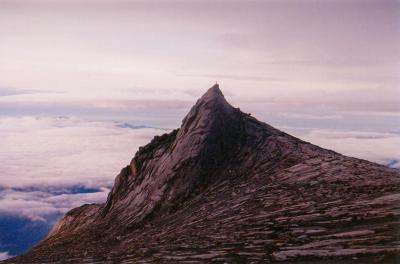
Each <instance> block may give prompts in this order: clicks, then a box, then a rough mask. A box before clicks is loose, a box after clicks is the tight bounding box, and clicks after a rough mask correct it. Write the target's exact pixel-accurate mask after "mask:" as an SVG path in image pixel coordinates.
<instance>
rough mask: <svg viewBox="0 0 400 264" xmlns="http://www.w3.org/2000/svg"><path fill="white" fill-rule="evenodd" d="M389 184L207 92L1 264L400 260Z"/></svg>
mask: <svg viewBox="0 0 400 264" xmlns="http://www.w3.org/2000/svg"><path fill="white" fill-rule="evenodd" d="M99 162H101V161H99ZM399 183H400V173H399V170H395V169H389V168H387V167H384V166H381V165H378V164H375V163H371V162H368V161H365V160H360V159H355V158H350V157H346V156H343V155H341V154H338V153H336V152H333V151H330V150H326V149H322V148H320V147H317V146H315V145H312V144H310V143H307V142H304V141H301V140H300V139H297V138H295V137H292V136H290V135H288V134H285V133H283V132H281V131H279V130H277V129H275V128H273V127H271V126H269V125H267V124H264V123H262V122H260V121H258V120H256V119H255V118H253V117H251V116H250V115H248V114H245V113H243V112H241V111H240V110H239V109H238V108H234V107H232V106H231V105H229V104H228V103H227V101H226V100H225V98H224V97H223V95H222V93H221V91H220V90H219V87H218V85H215V86H213V87H212V88H210V89H209V90H208V91H207V93H206V94H205V95H203V97H202V98H200V99H199V100H198V101H197V103H196V104H195V105H194V106H193V108H192V109H191V111H190V112H189V114H188V115H187V116H186V118H185V119H184V120H183V123H182V126H181V128H179V129H177V130H174V131H172V132H171V133H169V134H165V135H162V136H159V137H155V138H154V139H153V140H152V141H151V142H150V143H149V144H148V145H146V146H144V147H142V148H140V149H139V150H138V151H137V153H136V155H135V157H134V158H133V159H132V161H131V163H130V164H129V165H128V166H127V167H125V168H123V169H122V171H121V173H120V174H119V175H118V176H117V178H116V180H115V185H114V187H113V189H112V191H111V192H110V194H109V196H108V199H107V202H106V203H105V204H91V205H83V206H82V207H79V208H75V209H73V210H71V211H70V212H68V213H67V214H66V215H65V217H64V218H63V219H62V220H60V221H59V222H58V223H57V224H56V225H55V226H54V228H53V230H52V231H51V232H50V234H49V235H48V236H47V238H46V239H44V240H43V241H42V242H41V243H39V244H38V245H37V246H35V247H34V248H33V249H32V250H31V251H29V252H28V253H26V254H24V255H22V256H19V257H16V258H13V259H10V260H8V261H6V262H7V263H269V262H279V261H281V262H292V263H400V262H398V261H400V258H399V253H400V244H399V241H400V240H399V237H400V231H399V223H400V221H399V220H400V218H399V215H400V210H399V207H400V192H399V186H400V185H399Z"/></svg>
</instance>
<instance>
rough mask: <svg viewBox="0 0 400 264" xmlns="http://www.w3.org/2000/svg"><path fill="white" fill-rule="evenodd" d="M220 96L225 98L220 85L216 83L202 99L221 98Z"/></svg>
mask: <svg viewBox="0 0 400 264" xmlns="http://www.w3.org/2000/svg"><path fill="white" fill-rule="evenodd" d="M219 96H222V97H224V95H223V94H222V91H221V89H219V84H218V83H215V84H214V85H213V86H212V87H211V88H209V89H208V90H207V92H206V93H205V94H204V95H203V96H202V97H208V98H213V97H219Z"/></svg>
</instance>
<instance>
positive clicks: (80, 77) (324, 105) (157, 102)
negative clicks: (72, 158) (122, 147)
mask: <svg viewBox="0 0 400 264" xmlns="http://www.w3.org/2000/svg"><path fill="white" fill-rule="evenodd" d="M399 14H400V3H399V2H398V1H384V0H379V1H175V2H172V1H111V0H110V1H94V0H91V1H77V0H73V1H62V0H60V1H58V0H57V1H35V0H29V1H21V0H16V1H15V0H13V1H4V0H3V1H0V72H1V75H0V103H1V106H0V110H1V111H2V112H3V113H12V114H26V113H45V114H52V113H53V114H62V113H66V114H80V115H82V114H86V115H94V116H96V115H103V116H104V114H105V112H106V113H110V112H112V115H110V116H114V117H115V116H124V117H126V116H128V115H129V114H131V113H132V112H135V111H136V112H143V111H144V110H143V109H144V108H145V109H146V110H145V111H144V112H145V113H147V114H148V116H144V117H142V116H141V117H140V118H141V119H140V120H139V117H137V118H138V120H139V121H143V120H145V119H147V122H158V123H160V124H162V125H164V126H165V125H167V126H168V125H170V126H176V125H177V124H179V122H180V118H182V117H183V115H184V114H185V112H186V111H187V109H188V108H189V107H190V105H191V104H193V101H194V100H195V99H196V98H197V97H198V96H200V95H201V94H202V93H203V92H204V91H205V90H206V89H207V88H208V87H209V86H211V85H212V84H213V83H214V82H215V81H218V82H219V83H220V84H221V88H222V90H223V92H224V93H225V94H226V96H227V97H228V99H229V100H231V101H232V102H233V103H234V104H236V105H238V106H240V107H241V108H243V109H245V110H248V111H251V112H253V113H255V114H256V115H258V116H260V117H261V118H262V119H264V120H265V121H268V120H269V119H271V121H272V122H275V120H276V119H278V118H276V117H275V114H276V113H277V112H286V113H285V114H284V115H285V116H286V117H289V114H290V113H291V112H295V113H298V112H299V111H300V112H307V115H311V114H312V115H317V116H324V115H327V116H332V114H336V115H343V114H344V115H346V114H347V113H348V112H351V114H354V113H355V112H357V113H360V112H362V113H365V112H372V114H374V115H376V114H377V113H379V114H380V115H381V116H382V115H385V116H387V115H389V116H390V119H392V118H393V116H395V117H396V116H398V114H399V111H400V104H399V97H400V96H399V95H400V92H399V88H398V86H399V79H400V77H399V65H400V64H399V63H400V58H399V56H400V26H399V23H400V15H399ZM1 95H7V96H1ZM11 95H14V96H11ZM165 108H168V111H167V112H168V113H165ZM162 109H164V111H163V110H162ZM271 112H272V113H271ZM332 112H336V113H332ZM127 113H129V114H127ZM160 113H164V115H165V116H164V115H163V114H160ZM171 115H172V117H171ZM153 116H156V117H155V118H154V119H162V120H155V121H153V120H150V119H153ZM297 117H299V116H297ZM282 118H283V117H280V119H282ZM280 119H279V120H280ZM149 120H150V121H149ZM176 120H179V121H178V122H177V121H176ZM143 122H144V121H143Z"/></svg>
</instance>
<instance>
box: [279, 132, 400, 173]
mask: <svg viewBox="0 0 400 264" xmlns="http://www.w3.org/2000/svg"><path fill="white" fill-rule="evenodd" d="M283 130H284V131H287V132H289V133H291V134H292V135H294V136H297V137H299V138H301V139H303V140H305V141H309V142H311V143H313V144H315V145H318V146H321V147H324V148H328V149H332V150H334V151H337V152H339V153H342V154H345V155H348V156H352V157H356V158H361V159H366V160H370V161H373V162H377V163H381V164H385V165H386V164H388V163H390V162H391V161H393V160H400V134H398V133H388V132H366V131H354V130H353V131H341V130H332V129H320V128H318V129H317V128H314V129H299V128H288V127H286V128H283ZM397 164H398V163H397Z"/></svg>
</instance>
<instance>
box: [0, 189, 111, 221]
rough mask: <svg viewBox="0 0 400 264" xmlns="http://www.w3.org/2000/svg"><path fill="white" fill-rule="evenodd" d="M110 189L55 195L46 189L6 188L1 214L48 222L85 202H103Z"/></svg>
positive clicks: (0, 205) (0, 195)
mask: <svg viewBox="0 0 400 264" xmlns="http://www.w3.org/2000/svg"><path fill="white" fill-rule="evenodd" d="M109 191H110V190H109V189H107V188H102V189H101V190H100V191H99V192H94V193H76V194H59V195H54V194H51V193H48V192H45V191H17V190H13V189H5V190H2V191H0V201H1V202H0V214H7V215H16V216H22V217H26V218H29V219H30V220H32V221H43V222H47V219H48V218H51V217H54V216H59V215H62V214H64V213H66V212H67V211H68V210H70V209H72V208H75V207H78V206H81V205H83V204H85V203H102V202H104V201H105V199H106V197H107V195H108V192H109Z"/></svg>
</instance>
